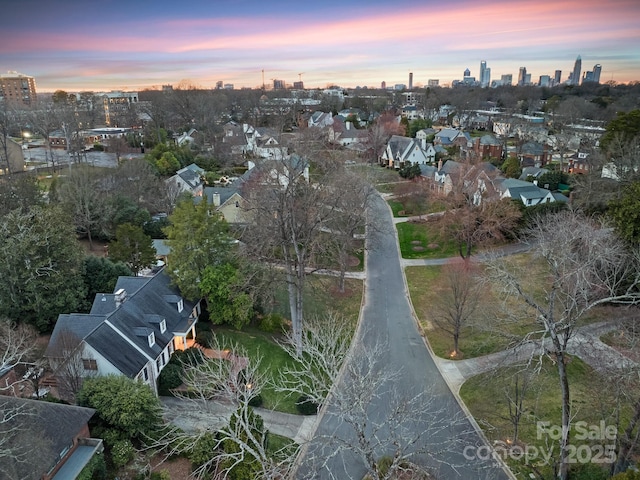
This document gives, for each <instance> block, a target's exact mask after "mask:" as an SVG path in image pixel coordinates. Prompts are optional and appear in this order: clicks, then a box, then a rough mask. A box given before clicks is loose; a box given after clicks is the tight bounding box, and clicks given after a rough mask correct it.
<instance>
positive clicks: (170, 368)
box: [158, 362, 182, 396]
mask: <svg viewBox="0 0 640 480" xmlns="http://www.w3.org/2000/svg"><path fill="white" fill-rule="evenodd" d="M181 376H182V367H181V366H180V365H178V364H177V363H171V362H169V363H167V365H166V366H165V367H164V368H163V369H162V371H161V372H160V376H159V377H158V395H164V396H168V395H172V393H171V390H172V389H174V388H177V387H179V386H180V385H181V384H182V379H181V378H180V377H181Z"/></svg>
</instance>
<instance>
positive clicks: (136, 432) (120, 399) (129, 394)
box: [77, 375, 162, 439]
mask: <svg viewBox="0 0 640 480" xmlns="http://www.w3.org/2000/svg"><path fill="white" fill-rule="evenodd" d="M77 400H78V405H81V406H84V407H90V408H95V409H96V416H97V417H98V419H99V421H100V422H102V426H103V427H106V428H114V429H116V430H119V431H120V432H122V433H123V434H124V435H126V438H129V439H141V438H143V437H144V435H148V434H150V433H151V432H153V431H155V430H156V429H158V428H160V427H161V426H162V407H161V405H160V401H159V400H158V397H156V396H155V395H154V393H153V392H152V391H151V388H149V386H148V385H146V384H145V383H142V382H140V381H138V380H132V379H130V378H128V377H125V376H122V375H107V376H101V377H94V378H88V379H87V380H85V382H84V384H83V385H82V389H81V390H80V392H78V396H77Z"/></svg>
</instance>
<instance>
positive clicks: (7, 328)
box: [0, 318, 37, 395]
mask: <svg viewBox="0 0 640 480" xmlns="http://www.w3.org/2000/svg"><path fill="white" fill-rule="evenodd" d="M36 336H37V334H36V331H35V330H34V329H33V328H32V327H31V326H29V325H25V324H24V323H20V324H16V323H13V322H11V321H10V320H9V319H6V318H0V372H5V371H7V370H11V369H12V368H14V367H16V366H17V365H18V364H20V363H24V362H27V361H30V360H32V356H33V354H34V352H35V340H36ZM17 383H18V381H17V380H15V381H12V380H7V381H6V382H5V384H4V385H0V393H4V394H9V395H15V394H16V393H17V392H16V391H15V387H16V385H17Z"/></svg>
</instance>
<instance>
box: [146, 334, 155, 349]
mask: <svg viewBox="0 0 640 480" xmlns="http://www.w3.org/2000/svg"><path fill="white" fill-rule="evenodd" d="M147 340H148V341H149V346H150V347H153V346H154V345H155V344H156V336H155V335H154V334H153V332H151V333H150V334H149V336H148V337H147Z"/></svg>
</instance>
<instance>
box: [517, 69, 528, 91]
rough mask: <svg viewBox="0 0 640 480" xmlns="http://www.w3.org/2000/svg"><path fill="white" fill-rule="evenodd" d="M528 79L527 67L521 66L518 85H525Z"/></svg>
mask: <svg viewBox="0 0 640 480" xmlns="http://www.w3.org/2000/svg"><path fill="white" fill-rule="evenodd" d="M526 79H527V67H520V71H519V72H518V86H519V87H522V86H524V85H525V81H526Z"/></svg>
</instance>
